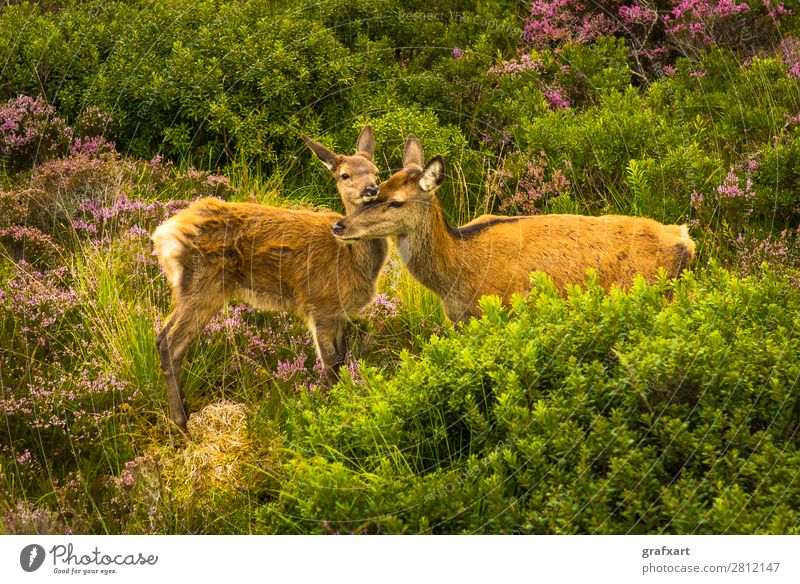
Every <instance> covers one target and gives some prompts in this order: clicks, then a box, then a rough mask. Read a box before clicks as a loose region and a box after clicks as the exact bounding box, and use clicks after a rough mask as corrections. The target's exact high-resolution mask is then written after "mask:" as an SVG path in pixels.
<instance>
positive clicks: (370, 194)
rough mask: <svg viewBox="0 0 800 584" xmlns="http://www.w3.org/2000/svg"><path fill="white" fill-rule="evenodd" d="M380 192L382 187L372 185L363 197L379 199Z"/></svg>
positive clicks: (366, 189) (365, 190)
mask: <svg viewBox="0 0 800 584" xmlns="http://www.w3.org/2000/svg"><path fill="white" fill-rule="evenodd" d="M379 192H380V187H379V186H378V185H371V186H368V187H367V188H365V189H364V194H363V195H362V196H363V197H377V196H378V193H379Z"/></svg>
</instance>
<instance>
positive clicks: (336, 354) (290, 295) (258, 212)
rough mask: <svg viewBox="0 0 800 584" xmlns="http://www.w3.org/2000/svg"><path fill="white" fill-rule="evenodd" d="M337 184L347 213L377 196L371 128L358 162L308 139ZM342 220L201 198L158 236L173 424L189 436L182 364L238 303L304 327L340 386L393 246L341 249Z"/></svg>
mask: <svg viewBox="0 0 800 584" xmlns="http://www.w3.org/2000/svg"><path fill="white" fill-rule="evenodd" d="M302 138H303V140H304V141H305V143H306V145H307V146H308V147H309V148H310V149H311V151H312V152H313V153H314V154H315V155H316V156H317V158H319V160H320V161H321V162H322V163H323V165H324V166H325V167H326V168H327V169H328V170H329V171H330V173H331V174H332V175H333V177H334V178H335V180H336V188H337V190H338V192H339V196H340V197H341V200H342V202H343V204H344V207H345V210H346V212H347V213H353V212H355V211H357V210H358V208H359V207H360V206H361V205H363V204H365V203H368V202H370V201H373V200H374V199H375V198H376V197H377V196H378V188H379V187H378V169H377V167H376V166H375V164H374V163H373V158H374V154H375V138H374V135H373V133H372V129H371V128H370V127H369V126H367V127H365V128H364V129H363V130H362V131H361V133H360V134H359V136H358V139H357V141H356V152H355V154H353V155H352V156H346V155H343V154H336V153H334V152H332V151H330V150H328V149H327V148H326V147H324V146H323V145H322V144H320V143H318V142H315V141H314V140H312V139H310V138H308V137H307V136H305V135H302ZM341 218H342V215H340V214H338V213H332V212H314V211H307V210H293V209H288V208H282V207H270V206H266V205H260V204H257V203H234V202H225V201H222V200H220V199H216V198H203V199H199V200H197V201H195V202H193V203H191V204H190V205H189V206H188V207H187V208H185V209H184V210H182V211H180V212H178V213H177V214H175V215H173V216H172V217H170V218H169V219H167V220H166V221H165V222H164V223H162V224H161V225H159V226H158V227H157V228H156V229H155V231H154V232H153V234H152V235H151V239H152V243H153V247H154V253H155V255H156V256H157V258H158V262H159V264H160V265H161V267H162V270H163V272H164V273H165V275H166V277H167V281H168V283H169V287H170V289H171V292H172V302H173V306H174V308H173V310H172V312H171V313H170V314H169V316H168V317H167V319H166V320H165V324H164V326H163V328H162V329H161V331H160V332H159V333H158V335H157V337H156V346H157V349H158V353H159V357H160V360H161V369H162V371H163V373H164V377H165V379H166V387H167V399H168V402H169V412H170V417H171V419H172V422H174V424H175V425H176V426H177V427H178V428H179V429H180V430H182V431H183V432H184V433H186V434H188V430H187V421H188V417H189V412H188V410H187V408H186V404H185V398H184V394H183V390H182V386H181V376H180V373H181V365H182V363H183V359H184V357H185V356H186V353H187V351H188V349H189V347H190V346H191V344H192V343H193V342H194V341H195V340H196V339H197V338H198V337H199V336H200V333H201V332H202V331H203V329H204V328H205V325H206V324H207V323H208V321H209V320H211V318H213V317H214V316H215V315H216V314H217V313H219V312H220V311H221V310H222V309H223V308H224V307H225V306H226V305H227V304H228V303H230V302H231V301H234V300H239V301H244V302H246V303H248V304H250V305H251V306H253V307H254V308H256V309H261V310H273V311H283V312H289V313H293V314H295V315H298V316H300V317H301V318H303V319H304V320H305V322H306V324H307V326H308V329H309V330H310V332H311V335H312V338H313V340H314V344H315V348H316V352H317V356H318V357H319V359H320V360H321V361H322V365H323V367H324V374H325V377H326V378H327V379H328V380H331V381H335V380H337V379H338V376H339V369H340V367H341V366H342V365H343V363H344V361H345V357H346V354H347V350H348V339H347V326H346V325H347V324H348V322H349V320H350V319H351V317H352V316H354V315H356V314H358V313H359V312H360V311H361V310H363V309H364V308H365V307H366V306H367V305H368V304H369V303H370V302H371V301H372V300H373V299H374V298H375V295H376V292H377V290H376V284H377V280H378V276H379V274H380V272H381V269H382V268H383V265H384V263H385V262H386V259H387V256H388V251H389V250H388V242H387V241H385V240H380V239H371V240H369V241H364V242H342V241H340V240H338V239H336V238H335V237H334V235H333V233H332V232H331V225H333V224H334V223H336V221H338V220H340V219H341Z"/></svg>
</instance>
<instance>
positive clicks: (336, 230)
mask: <svg viewBox="0 0 800 584" xmlns="http://www.w3.org/2000/svg"><path fill="white" fill-rule="evenodd" d="M346 229H347V227H345V226H344V225H342V222H341V221H338V222H337V223H334V224H333V225H332V226H331V231H333V234H334V235H342V234H343V233H344V232H345V230H346Z"/></svg>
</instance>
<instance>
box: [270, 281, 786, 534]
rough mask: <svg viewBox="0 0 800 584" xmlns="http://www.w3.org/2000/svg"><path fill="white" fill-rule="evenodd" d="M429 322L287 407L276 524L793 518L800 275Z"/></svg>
mask: <svg viewBox="0 0 800 584" xmlns="http://www.w3.org/2000/svg"><path fill="white" fill-rule="evenodd" d="M533 281H534V284H535V286H534V288H533V290H532V292H531V293H530V294H529V296H528V297H527V299H523V298H519V299H518V300H516V301H515V302H514V306H513V308H512V309H510V310H508V309H504V308H501V307H500V306H499V304H498V302H497V300H496V299H492V298H486V299H484V300H483V307H484V310H485V314H484V316H483V318H482V319H480V320H475V321H472V322H471V323H470V324H469V325H467V326H466V328H465V329H464V330H463V331H461V332H460V333H454V334H449V335H446V336H444V337H442V338H433V339H432V341H431V343H430V345H429V346H427V347H426V348H425V349H424V350H423V351H422V353H421V354H420V355H419V357H412V356H411V355H406V356H405V357H404V358H403V362H402V365H401V367H400V368H399V370H398V371H397V374H396V375H395V376H393V377H390V378H387V377H385V376H383V375H382V374H380V373H379V372H377V371H375V370H371V369H368V370H366V371H364V372H363V375H364V378H365V380H364V382H362V383H353V382H348V383H346V384H343V385H340V386H338V387H337V388H336V390H335V391H334V392H333V394H332V395H331V397H330V400H329V402H328V403H315V404H313V405H311V404H309V405H306V406H305V407H299V408H298V409H297V410H296V411H295V412H294V413H293V414H292V415H291V416H290V418H289V420H288V422H287V432H288V445H289V447H290V448H291V449H292V450H293V451H294V453H295V454H294V457H293V459H292V460H290V461H289V462H288V463H287V464H286V465H285V469H284V470H285V476H286V479H285V481H284V482H283V484H282V487H281V492H280V494H279V496H278V498H277V500H276V501H275V503H274V504H271V505H269V506H266V507H264V508H263V509H262V511H261V521H262V529H263V530H265V531H273V530H274V531H287V530H288V531H298V532H308V531H310V532H326V531H346V532H353V531H356V532H358V531H365V532H381V533H388V532H403V533H409V532H434V533H460V532H467V533H660V532H666V533H687V532H692V533H796V532H797V525H798V519H800V517H798V512H797V509H798V504H800V484H799V483H798V479H797V474H798V471H800V451H799V450H798V447H797V441H796V436H797V432H798V430H799V429H800V409H798V406H797V400H795V399H793V391H794V387H795V385H796V383H797V379H798V376H799V375H800V367H799V366H798V364H797V363H796V362H795V361H794V360H792V359H789V360H787V359H786V357H787V356H788V355H795V354H797V351H798V349H800V336H799V335H798V333H797V331H796V330H795V329H794V328H793V327H792V326H791V325H789V324H788V323H791V322H794V321H795V320H797V318H798V317H799V316H800V312H798V308H797V307H798V305H800V304H798V300H800V298H799V296H800V292H799V291H798V289H797V288H796V287H795V286H793V285H792V284H791V283H790V282H789V281H787V280H784V279H781V278H778V277H776V276H774V275H771V274H766V275H765V276H763V277H762V279H760V280H755V279H743V280H740V279H737V278H736V277H734V276H732V275H730V274H729V273H728V272H726V271H724V270H721V269H719V268H712V269H711V270H710V271H709V272H708V274H707V275H706V276H705V277H704V278H702V279H701V280H696V279H695V278H694V277H692V276H691V275H687V276H686V277H684V278H683V279H682V280H680V281H678V282H677V283H675V285H674V288H673V289H672V292H671V299H670V298H669V297H668V295H666V294H665V291H666V290H667V288H668V286H669V285H668V284H666V283H663V282H662V283H660V284H658V285H655V286H648V285H645V284H644V283H642V282H639V283H638V284H636V285H635V286H634V288H633V289H632V290H631V291H630V292H627V293H623V292H620V291H613V292H611V293H610V294H608V295H607V294H605V293H604V292H603V291H602V289H600V288H599V286H598V285H597V283H596V280H593V279H591V278H590V280H589V282H588V285H587V288H586V289H573V290H571V291H570V293H569V294H568V296H567V297H566V298H564V297H560V296H559V295H558V294H557V292H556V290H555V288H554V286H553V285H552V282H551V281H550V280H549V279H547V278H546V277H535V278H534V279H533Z"/></svg>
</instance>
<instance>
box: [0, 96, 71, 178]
mask: <svg viewBox="0 0 800 584" xmlns="http://www.w3.org/2000/svg"><path fill="white" fill-rule="evenodd" d="M71 139H72V129H71V128H70V127H69V126H67V124H66V123H65V122H64V120H62V119H61V118H60V117H58V115H56V109H55V107H53V106H52V105H50V104H48V103H46V102H45V101H44V99H42V98H41V97H29V96H27V95H20V96H19V97H17V98H14V99H10V100H8V101H6V102H5V103H3V104H2V105H0V160H2V161H3V164H4V165H5V166H6V167H7V168H9V169H11V170H18V169H21V168H26V167H29V166H31V165H33V164H36V163H37V162H41V161H45V160H48V159H50V158H53V157H56V156H58V155H60V154H63V153H64V152H65V151H66V150H67V148H68V147H69V144H70V141H71Z"/></svg>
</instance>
